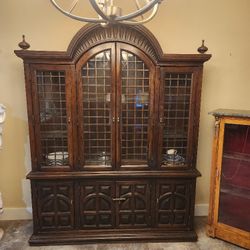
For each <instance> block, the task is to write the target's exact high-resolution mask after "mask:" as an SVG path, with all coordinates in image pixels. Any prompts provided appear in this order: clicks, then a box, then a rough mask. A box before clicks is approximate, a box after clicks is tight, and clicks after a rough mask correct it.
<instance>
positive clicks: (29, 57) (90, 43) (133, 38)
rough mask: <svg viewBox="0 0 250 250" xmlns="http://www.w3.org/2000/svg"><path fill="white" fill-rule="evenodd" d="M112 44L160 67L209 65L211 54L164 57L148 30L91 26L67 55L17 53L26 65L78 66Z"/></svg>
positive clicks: (82, 29)
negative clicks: (126, 46)
mask: <svg viewBox="0 0 250 250" xmlns="http://www.w3.org/2000/svg"><path fill="white" fill-rule="evenodd" d="M108 42H122V43H126V44H129V45H132V46H135V47H136V48H138V49H140V50H142V51H143V52H144V53H145V54H147V55H148V56H149V57H150V58H151V59H152V61H153V62H154V63H155V64H156V65H157V64H159V65H161V64H163V65H164V64H168V63H171V64H172V63H173V62H176V63H178V64H179V63H181V64H190V63H193V64H195V65H197V64H202V63H203V62H205V61H207V60H208V59H209V58H210V57H211V55H209V54H164V53H163V51H162V49H161V46H160V44H159V42H158V41H157V39H156V38H155V37H154V35H153V34H152V33H151V32H150V31H149V30H148V29H147V28H146V27H144V26H142V25H136V26H129V25H122V24H118V25H109V26H107V27H102V26H101V25H99V24H87V25H85V26H84V27H83V28H81V29H80V30H79V31H78V32H77V33H76V35H75V36H74V37H73V39H72V40H71V42H70V44H69V46H68V49H67V51H65V52H58V51H32V50H15V54H16V55H17V56H19V57H21V58H22V59H24V60H25V61H26V62H31V63H55V64H65V63H67V64H75V63H76V62H77V61H78V60H79V58H80V57H81V56H82V55H83V54H84V53H85V52H87V51H88V50H89V49H91V48H93V47H95V46H98V45H101V44H103V43H108Z"/></svg>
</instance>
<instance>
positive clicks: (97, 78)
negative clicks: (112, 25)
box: [78, 48, 115, 169]
mask: <svg viewBox="0 0 250 250" xmlns="http://www.w3.org/2000/svg"><path fill="white" fill-rule="evenodd" d="M112 51H113V49H112V48H109V49H106V50H101V51H100V52H98V53H96V54H95V55H94V56H92V57H90V58H89V59H88V60H87V61H86V62H85V63H83V66H81V68H80V70H79V71H80V78H81V80H80V86H79V90H78V92H79V96H80V97H79V101H80V108H79V110H82V111H80V113H79V114H78V115H79V117H80V121H79V124H80V126H81V125H82V128H81V129H80V134H81V136H82V140H81V142H80V147H82V149H81V151H80V154H81V157H82V163H81V165H83V166H84V167H85V168H88V167H89V168H98V169H104V168H112V165H114V157H115V155H114V151H113V150H112V146H113V143H112V140H114V114H113V113H114V108H115V107H114V105H112V102H114V94H113V85H114V81H113V73H112V70H111V68H112V63H114V62H113V58H112V57H114V55H113V53H112ZM92 55H93V54H92Z"/></svg>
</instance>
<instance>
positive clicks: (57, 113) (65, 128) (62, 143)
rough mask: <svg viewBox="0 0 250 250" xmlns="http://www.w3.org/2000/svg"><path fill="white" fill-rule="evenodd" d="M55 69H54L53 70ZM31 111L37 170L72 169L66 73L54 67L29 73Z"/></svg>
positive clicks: (67, 77) (63, 69) (69, 109)
mask: <svg viewBox="0 0 250 250" xmlns="http://www.w3.org/2000/svg"><path fill="white" fill-rule="evenodd" d="M55 68H56V69H55ZM33 74H34V75H33V78H34V79H33V82H34V83H35V84H33V88H34V93H35V95H34V97H33V100H34V111H35V113H36V114H37V115H35V117H36V119H37V121H36V123H35V124H36V125H35V126H36V131H37V133H36V137H38V138H39V139H38V140H37V141H38V145H37V151H38V164H39V166H40V167H41V168H48V169H56V168H60V169H67V168H69V166H72V160H73V159H72V158H73V157H72V154H71V152H72V151H71V147H72V143H71V138H72V127H71V108H70V103H69V102H68V101H67V100H69V99H71V90H70V88H69V84H68V83H67V82H68V79H69V77H70V76H69V74H70V73H69V71H67V70H65V68H61V69H59V67H58V66H56V67H54V66H51V69H49V68H48V67H44V66H43V67H39V66H38V67H37V69H36V70H34V71H33Z"/></svg>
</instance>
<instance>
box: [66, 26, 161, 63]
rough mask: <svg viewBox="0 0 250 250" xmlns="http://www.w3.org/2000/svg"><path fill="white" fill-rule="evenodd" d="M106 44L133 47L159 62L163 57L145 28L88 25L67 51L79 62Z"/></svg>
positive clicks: (157, 44)
mask: <svg viewBox="0 0 250 250" xmlns="http://www.w3.org/2000/svg"><path fill="white" fill-rule="evenodd" d="M105 42H123V43H127V44H130V45H133V46H135V47H137V48H139V49H140V50H142V51H143V52H144V53H145V54H147V55H149V56H150V57H151V58H152V59H153V60H154V61H157V59H159V58H160V57H161V56H162V55H163V52H162V49H161V46H160V44H159V43H158V41H157V40H156V38H155V37H154V35H153V34H152V33H151V32H150V31H149V30H148V29H146V28H145V27H144V26H141V25H137V26H128V25H122V24H118V25H109V26H108V27H105V28H104V27H102V26H101V25H99V24H94V25H93V24H88V25H86V26H84V27H83V28H82V29H80V30H79V31H78V32H77V34H76V35H75V36H74V38H73V39H72V41H71V43H70V44H69V47H68V49H67V53H68V55H70V57H71V58H74V61H75V60H78V59H79V58H80V57H81V55H82V54H83V53H85V52H86V51H87V50H89V49H90V48H92V47H94V46H96V45H99V44H103V43H105Z"/></svg>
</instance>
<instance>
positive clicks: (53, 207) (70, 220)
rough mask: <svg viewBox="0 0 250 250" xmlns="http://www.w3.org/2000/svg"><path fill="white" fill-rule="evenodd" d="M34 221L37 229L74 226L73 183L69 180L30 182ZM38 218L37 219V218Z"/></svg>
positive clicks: (56, 228)
mask: <svg viewBox="0 0 250 250" xmlns="http://www.w3.org/2000/svg"><path fill="white" fill-rule="evenodd" d="M32 185H33V190H36V192H34V193H33V203H34V204H36V213H37V215H36V216H34V222H35V225H36V228H38V231H49V230H57V231H58V230H70V229H73V228H74V205H73V193H74V189H73V183H72V182H71V181H61V182H60V181H56V182H55V181H35V182H33V183H32ZM37 218H38V219H37Z"/></svg>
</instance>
